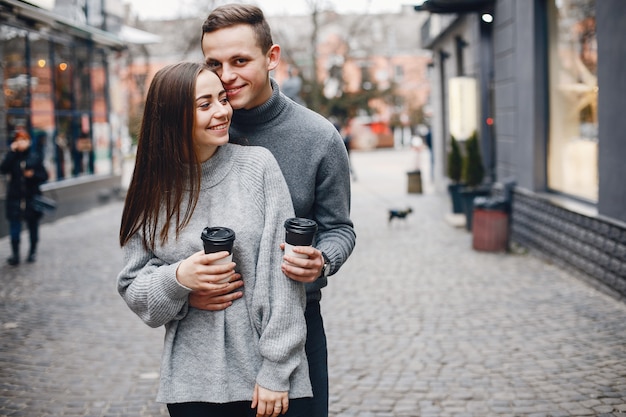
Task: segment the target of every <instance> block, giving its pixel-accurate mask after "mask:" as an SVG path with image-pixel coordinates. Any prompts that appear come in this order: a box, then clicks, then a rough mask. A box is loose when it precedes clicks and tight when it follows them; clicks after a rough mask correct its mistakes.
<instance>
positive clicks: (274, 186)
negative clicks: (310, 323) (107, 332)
mask: <svg viewBox="0 0 626 417" xmlns="http://www.w3.org/2000/svg"><path fill="white" fill-rule="evenodd" d="M185 208H186V206H185V205H183V207H182V209H181V212H185ZM293 214H294V212H293V208H292V204H291V199H290V196H289V192H288V188H287V185H286V183H285V180H284V178H283V176H282V175H281V172H280V169H279V167H278V165H277V163H276V160H275V159H274V158H273V156H272V155H271V154H270V152H269V151H267V150H266V149H263V148H260V147H241V146H238V145H233V144H227V145H224V146H222V147H220V148H219V149H218V151H217V152H216V153H215V155H214V156H213V157H212V158H211V159H209V160H208V161H207V162H205V163H203V164H202V185H201V191H200V197H199V200H198V204H197V206H196V209H195V211H194V213H193V216H192V218H191V221H190V222H189V225H188V226H187V227H186V228H185V229H184V230H183V232H182V233H181V234H180V235H179V237H178V239H175V238H174V237H173V236H175V232H174V230H173V228H172V229H170V232H169V236H170V239H169V241H168V242H167V243H166V244H165V245H160V244H158V245H157V246H156V248H155V250H154V252H151V251H147V250H145V249H144V247H143V245H142V241H141V236H138V235H135V236H134V237H133V238H132V239H131V241H130V242H128V244H126V245H125V246H124V247H123V252H124V260H125V266H124V268H123V270H122V271H121V272H120V274H119V276H118V291H119V293H120V295H121V296H122V297H123V299H124V300H125V301H126V303H127V304H128V306H129V307H130V308H131V309H132V310H133V311H134V312H135V313H136V314H137V315H138V316H139V317H140V318H141V319H142V320H143V321H144V322H145V323H146V324H148V325H150V326H151V327H158V326H162V325H164V326H165V329H166V332H165V344H164V349H163V355H162V363H161V380H160V387H159V393H158V396H157V401H159V402H165V403H176V402H188V401H201V402H214V403H225V402H232V401H246V400H247V401H249V400H251V399H252V393H253V389H254V385H255V383H258V384H259V385H260V386H262V387H264V388H267V389H271V390H274V391H289V397H291V398H300V397H308V396H311V395H312V393H311V386H310V382H309V375H308V365H307V361H306V355H305V352H304V343H305V339H306V324H305V320H304V308H305V291H304V286H303V285H302V284H299V283H297V282H295V281H293V280H291V279H289V278H287V277H286V276H285V275H284V274H283V273H282V272H281V268H280V264H281V262H282V255H283V254H282V251H281V250H280V246H279V245H280V243H281V242H283V241H284V236H285V232H284V226H283V223H284V221H285V219H287V218H289V217H293ZM206 226H226V227H229V228H231V229H233V230H234V231H235V233H236V240H235V244H234V248H233V261H234V262H235V263H236V264H237V266H236V270H237V271H238V272H240V273H241V275H242V277H243V280H244V282H245V285H244V296H243V298H241V299H239V300H236V301H234V303H233V305H232V306H231V307H229V308H227V309H225V310H223V311H204V310H198V309H195V308H193V307H190V306H189V304H188V302H187V298H188V295H189V293H190V290H189V289H188V288H186V287H184V286H183V285H181V284H180V283H178V281H177V280H176V269H177V268H178V265H179V264H180V262H181V261H182V260H183V259H185V258H187V257H189V256H190V255H192V254H193V253H195V252H197V251H200V250H202V248H203V246H202V241H201V239H200V234H201V232H202V230H203V229H204V228H205V227H206Z"/></svg>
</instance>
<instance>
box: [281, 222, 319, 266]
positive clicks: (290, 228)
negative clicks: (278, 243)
mask: <svg viewBox="0 0 626 417" xmlns="http://www.w3.org/2000/svg"><path fill="white" fill-rule="evenodd" d="M316 232H317V223H316V222H315V221H314V220H311V219H305V218H303V217H292V218H290V219H287V220H285V255H290V256H295V257H298V258H307V256H306V255H303V254H301V253H295V252H293V247H294V246H311V245H312V244H313V240H314V239H315V233H316Z"/></svg>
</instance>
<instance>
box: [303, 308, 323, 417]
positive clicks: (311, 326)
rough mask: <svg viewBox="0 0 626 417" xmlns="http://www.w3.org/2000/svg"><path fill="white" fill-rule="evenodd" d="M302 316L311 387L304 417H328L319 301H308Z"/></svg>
mask: <svg viewBox="0 0 626 417" xmlns="http://www.w3.org/2000/svg"><path fill="white" fill-rule="evenodd" d="M304 316H305V318H306V327H307V338H306V357H307V360H308V361H309V377H310V378H311V385H312V386H313V398H312V399H308V400H309V402H310V410H308V413H307V414H306V415H307V416H310V417H328V350H327V347H326V333H325V332H324V321H323V320H322V313H321V310H320V303H319V301H309V302H308V303H307V306H306V311H305V313H304Z"/></svg>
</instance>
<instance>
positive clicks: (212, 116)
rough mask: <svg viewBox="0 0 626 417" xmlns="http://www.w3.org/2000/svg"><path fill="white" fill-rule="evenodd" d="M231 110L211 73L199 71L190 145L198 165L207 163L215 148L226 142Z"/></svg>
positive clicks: (222, 89)
mask: <svg viewBox="0 0 626 417" xmlns="http://www.w3.org/2000/svg"><path fill="white" fill-rule="evenodd" d="M232 115H233V109H232V107H231V106H230V103H228V98H227V97H226V90H225V89H224V87H223V86H222V82H221V81H220V79H219V78H218V77H217V75H215V74H214V73H213V72H212V71H206V70H205V71H202V72H201V73H200V74H199V75H198V79H197V80H196V113H195V122H194V128H193V144H194V146H195V148H196V153H197V155H198V159H199V161H198V162H204V161H206V160H208V159H209V158H210V157H211V156H213V154H214V153H215V151H216V150H217V147H218V146H221V145H224V144H226V143H227V142H228V127H229V126H230V119H231V116H232Z"/></svg>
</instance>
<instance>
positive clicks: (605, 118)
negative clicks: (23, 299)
mask: <svg viewBox="0 0 626 417" xmlns="http://www.w3.org/2000/svg"><path fill="white" fill-rule="evenodd" d="M460 3H463V2H458V1H444V0H429V1H427V2H425V4H424V5H423V6H422V7H421V10H424V9H428V8H430V10H431V13H432V14H431V19H430V20H429V23H428V24H427V25H425V26H424V27H423V32H425V33H428V34H429V36H428V40H427V41H426V46H427V47H428V48H429V49H431V50H432V51H433V57H434V58H433V68H432V77H433V78H432V82H433V102H434V104H433V106H434V107H435V108H436V109H437V110H438V111H436V112H435V113H436V114H435V117H434V119H433V141H434V142H435V157H436V160H437V161H439V168H438V172H437V175H436V178H437V179H438V180H439V184H440V185H441V186H443V185H444V184H445V183H446V178H445V172H446V171H445V155H446V153H447V149H448V147H449V143H450V135H451V126H452V125H453V123H452V122H453V121H452V120H450V118H451V117H452V118H454V117H455V116H454V115H452V116H451V112H452V110H453V107H451V106H450V101H452V102H458V98H457V97H455V96H454V95H453V94H451V93H452V91H451V90H450V89H451V86H452V85H453V84H451V83H450V80H451V79H453V78H456V77H459V76H467V77H469V78H471V79H473V80H474V82H475V85H476V92H475V93H476V94H475V101H474V102H473V105H474V108H475V109H474V110H475V114H476V116H475V120H474V121H473V123H474V125H475V126H476V129H477V131H478V132H479V137H480V138H481V153H482V156H483V160H484V161H485V168H486V171H487V173H488V175H487V180H486V181H487V182H488V183H490V184H495V185H497V184H498V183H502V182H504V181H509V180H513V181H515V183H516V187H515V190H514V197H513V204H512V213H511V242H512V243H514V244H519V245H521V246H523V247H526V248H528V249H530V250H532V251H533V252H534V253H536V254H539V255H541V256H544V257H546V258H548V259H549V260H550V261H553V262H557V263H559V264H561V265H563V266H566V267H568V268H571V269H572V270H574V271H577V272H579V273H580V276H581V277H583V278H589V280H590V282H592V283H594V284H596V285H597V286H599V287H601V288H603V289H605V290H607V291H609V292H612V293H613V294H615V295H617V296H619V297H624V296H626V186H624V184H623V181H622V180H621V178H623V174H624V171H626V164H624V163H623V161H622V158H621V155H623V154H624V152H625V151H626V142H624V141H623V140H622V139H621V137H622V133H621V132H623V131H624V128H625V127H626V126H625V125H626V118H624V117H623V116H622V115H621V114H620V113H621V111H620V109H621V108H622V106H623V101H624V97H626V84H625V83H624V82H623V68H624V64H625V63H626V54H625V53H624V52H625V48H626V46H624V42H623V39H624V35H626V28H625V27H624V26H623V25H622V22H623V19H624V16H626V3H625V2H623V1H620V0H567V1H560V0H558V1H557V0H530V1H515V0H494V1H479V0H472V1H467V2H464V3H465V4H464V5H463V6H464V7H467V6H468V5H470V6H471V5H473V6H474V8H473V9H470V10H468V9H464V10H462V9H460V7H461V4H460ZM428 25H430V26H432V27H428ZM433 27H435V28H434V29H433ZM453 113H454V112H453ZM435 167H437V163H435Z"/></svg>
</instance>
